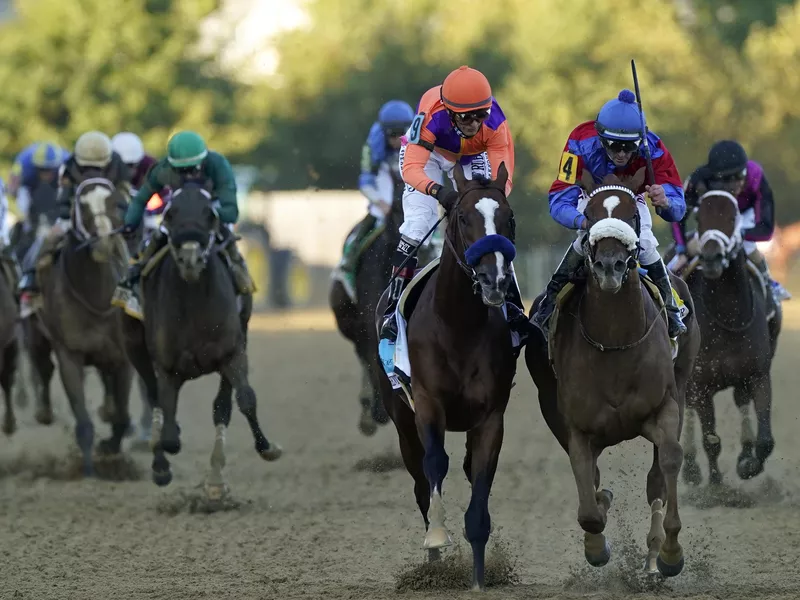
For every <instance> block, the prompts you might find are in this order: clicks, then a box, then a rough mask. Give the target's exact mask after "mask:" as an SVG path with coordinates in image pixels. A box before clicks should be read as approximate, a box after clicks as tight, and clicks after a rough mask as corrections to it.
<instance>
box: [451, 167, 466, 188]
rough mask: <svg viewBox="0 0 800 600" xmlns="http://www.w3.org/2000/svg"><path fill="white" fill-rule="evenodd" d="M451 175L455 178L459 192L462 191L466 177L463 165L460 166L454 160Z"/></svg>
mask: <svg viewBox="0 0 800 600" xmlns="http://www.w3.org/2000/svg"><path fill="white" fill-rule="evenodd" d="M453 176H454V177H455V180H456V186H457V187H458V191H459V192H463V191H464V189H465V188H466V187H467V183H468V181H467V178H466V176H465V175H464V167H462V166H461V163H460V162H458V161H456V166H455V167H454V168H453Z"/></svg>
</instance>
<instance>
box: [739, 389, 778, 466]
mask: <svg viewBox="0 0 800 600" xmlns="http://www.w3.org/2000/svg"><path fill="white" fill-rule="evenodd" d="M743 387H744V388H745V393H746V395H747V397H748V398H750V397H751V398H753V404H754V405H755V409H756V422H757V423H758V435H757V437H756V440H755V457H752V456H750V457H749V458H746V459H744V460H742V457H741V455H740V457H739V459H740V460H739V462H738V463H737V465H736V472H737V473H738V474H739V477H741V478H742V479H751V478H753V477H755V476H756V475H758V474H760V473H761V472H762V471H763V470H764V462H765V461H766V460H767V457H768V456H769V455H770V454H772V450H773V449H774V448H775V440H774V439H773V437H772V382H771V380H770V376H769V373H767V374H764V375H759V376H756V377H751V378H749V379H748V380H747V381H746V382H745V384H744V386H743ZM747 424H748V426H749V425H750V423H749V419H748V423H747ZM749 434H750V436H751V439H752V431H750V432H749ZM744 435H745V432H744V431H743V432H742V440H743V441H744ZM742 452H743V453H744V444H743V445H742ZM751 452H752V442H751Z"/></svg>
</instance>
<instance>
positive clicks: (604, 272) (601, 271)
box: [592, 257, 628, 294]
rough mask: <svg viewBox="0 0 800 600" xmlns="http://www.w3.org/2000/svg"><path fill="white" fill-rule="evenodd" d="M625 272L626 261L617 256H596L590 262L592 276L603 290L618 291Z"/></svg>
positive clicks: (626, 268)
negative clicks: (596, 257)
mask: <svg viewBox="0 0 800 600" xmlns="http://www.w3.org/2000/svg"><path fill="white" fill-rule="evenodd" d="M627 273H628V261H627V260H623V259H622V258H619V257H604V258H598V259H597V260H595V261H594V262H592V276H593V277H594V278H595V280H596V281H597V284H598V285H599V286H600V289H601V290H602V291H604V292H610V293H612V294H616V293H617V292H619V291H620V290H621V289H622V284H624V283H625V275H626V274H627Z"/></svg>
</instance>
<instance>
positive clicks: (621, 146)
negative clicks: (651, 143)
mask: <svg viewBox="0 0 800 600" xmlns="http://www.w3.org/2000/svg"><path fill="white" fill-rule="evenodd" d="M600 143H601V144H603V148H605V149H606V150H607V151H609V152H612V153H614V154H616V153H617V152H626V153H628V154H630V153H632V152H636V151H637V150H638V149H639V145H640V144H641V143H642V140H612V139H609V138H606V137H603V136H600Z"/></svg>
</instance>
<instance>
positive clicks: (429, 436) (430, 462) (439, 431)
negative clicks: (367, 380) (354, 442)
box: [413, 390, 453, 549]
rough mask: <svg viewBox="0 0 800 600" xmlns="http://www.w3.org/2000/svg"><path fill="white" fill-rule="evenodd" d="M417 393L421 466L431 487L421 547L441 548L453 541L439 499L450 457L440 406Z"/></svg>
mask: <svg viewBox="0 0 800 600" xmlns="http://www.w3.org/2000/svg"><path fill="white" fill-rule="evenodd" d="M413 394H414V396H415V397H418V396H422V397H419V398H418V399H417V400H416V401H415V403H414V405H415V407H416V418H415V421H416V425H417V435H418V436H419V438H420V440H421V441H422V447H423V449H424V451H425V455H424V457H423V459H422V467H423V470H424V473H425V477H426V479H427V480H428V486H429V488H430V491H431V496H430V508H429V510H428V519H429V520H430V523H429V525H428V531H427V532H426V533H425V541H424V542H423V544H422V547H423V548H426V549H432V548H444V547H446V546H450V545H451V544H452V543H453V539H452V538H451V537H450V533H449V532H448V531H447V528H446V527H445V525H444V519H445V514H444V503H443V502H442V484H443V483H444V478H445V477H446V476H447V470H448V468H449V466H450V457H449V456H447V452H445V449H444V414H443V411H442V410H441V406H439V404H438V403H436V402H434V401H432V400H431V399H430V398H429V397H426V395H425V394H424V392H423V391H422V390H414V391H413Z"/></svg>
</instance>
